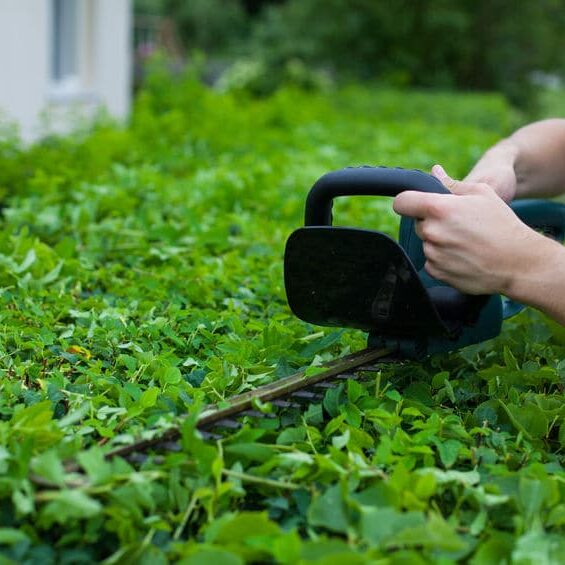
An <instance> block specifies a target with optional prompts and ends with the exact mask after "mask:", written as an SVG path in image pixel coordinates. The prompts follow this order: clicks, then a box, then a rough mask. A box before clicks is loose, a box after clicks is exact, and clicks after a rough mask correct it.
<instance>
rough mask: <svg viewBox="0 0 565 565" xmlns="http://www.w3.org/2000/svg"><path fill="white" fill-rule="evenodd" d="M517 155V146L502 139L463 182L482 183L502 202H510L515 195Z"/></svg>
mask: <svg viewBox="0 0 565 565" xmlns="http://www.w3.org/2000/svg"><path fill="white" fill-rule="evenodd" d="M518 154H519V148H518V146H517V145H516V144H515V143H513V142H512V141H511V140H510V139H504V140H502V141H500V142H499V143H497V144H496V145H494V146H493V147H491V148H490V149H489V150H488V151H486V152H485V154H484V155H483V156H482V157H481V159H480V160H479V161H478V162H477V164H476V165H475V166H474V167H473V169H472V170H471V171H470V173H469V174H468V175H467V176H466V177H465V180H466V181H468V182H475V183H484V184H486V185H488V186H490V187H491V188H492V189H493V190H494V191H495V192H496V193H497V194H498V196H500V197H501V198H502V199H503V200H504V201H506V202H510V201H511V200H513V199H514V198H515V196H516V193H517V187H518V181H517V176H516V172H515V166H516V162H517V160H518Z"/></svg>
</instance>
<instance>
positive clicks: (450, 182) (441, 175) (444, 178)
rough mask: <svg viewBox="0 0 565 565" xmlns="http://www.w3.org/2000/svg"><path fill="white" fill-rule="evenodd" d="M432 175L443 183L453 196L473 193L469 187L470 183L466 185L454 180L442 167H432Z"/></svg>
mask: <svg viewBox="0 0 565 565" xmlns="http://www.w3.org/2000/svg"><path fill="white" fill-rule="evenodd" d="M432 175H433V176H434V177H435V178H436V179H438V180H439V181H441V183H442V184H443V186H445V188H447V189H448V190H449V191H450V192H453V194H468V193H470V192H472V190H471V189H470V187H469V183H464V182H461V181H458V180H455V179H452V178H451V177H450V176H449V175H448V174H447V173H446V172H445V169H444V168H443V167H442V166H441V165H434V166H433V167H432Z"/></svg>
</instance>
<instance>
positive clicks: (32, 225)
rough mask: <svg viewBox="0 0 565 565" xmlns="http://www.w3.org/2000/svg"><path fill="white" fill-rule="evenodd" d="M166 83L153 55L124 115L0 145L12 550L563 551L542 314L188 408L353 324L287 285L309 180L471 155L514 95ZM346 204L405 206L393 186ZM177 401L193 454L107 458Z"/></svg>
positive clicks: (562, 350)
mask: <svg viewBox="0 0 565 565" xmlns="http://www.w3.org/2000/svg"><path fill="white" fill-rule="evenodd" d="M176 81H177V82H175V83H172V82H171V81H170V80H168V79H166V78H165V76H163V75H160V76H159V75H153V76H152V77H151V78H150V80H149V81H148V86H147V89H146V90H145V91H143V92H142V93H141V94H140V95H139V97H138V98H137V100H136V103H135V110H134V114H133V117H132V121H131V124H130V126H129V127H127V128H123V129H120V128H116V127H114V126H112V125H111V124H104V125H100V126H99V127H98V128H97V129H95V130H94V131H93V132H92V134H91V135H85V134H84V133H83V134H82V135H80V136H75V137H69V138H64V139H55V138H53V139H50V140H46V141H45V142H43V143H41V144H38V145H36V146H34V147H32V148H30V149H28V150H25V149H23V148H22V147H19V146H18V145H17V143H16V142H15V141H14V140H7V141H6V143H5V144H3V145H0V173H2V174H3V175H4V176H3V177H2V178H3V180H2V182H3V183H4V187H5V189H6V193H7V195H8V196H7V198H6V199H5V200H4V209H3V214H2V223H3V229H2V231H1V232H0V303H1V305H2V307H1V309H0V314H1V317H2V324H1V325H0V387H1V389H2V397H1V403H0V440H1V445H0V509H1V512H2V528H0V553H1V554H2V557H3V558H5V560H7V559H9V560H11V561H12V562H18V563H19V562H23V563H26V562H27V563H33V562H38V563H89V562H98V561H101V560H104V559H107V560H108V561H107V562H108V563H166V562H167V561H173V562H174V561H178V560H181V559H185V562H186V563H189V564H190V563H207V562H218V563H220V562H223V563H243V562H258V563H260V562H263V563H264V562H280V563H298V562H303V563H312V562H316V561H318V562H323V561H326V562H327V561H328V560H330V559H333V560H334V561H335V560H336V559H340V560H341V561H343V562H348V563H349V562H351V563H374V562H375V561H377V560H381V561H382V560H401V559H402V560H404V561H405V562H410V563H419V562H433V561H442V562H446V563H447V562H452V561H454V560H460V561H465V560H469V559H471V558H472V557H474V558H475V561H476V562H477V563H483V562H490V561H497V562H498V561H503V560H505V561H506V562H510V561H511V559H512V560H514V562H517V563H521V562H528V560H529V559H530V556H531V555H532V554H533V553H535V555H537V556H541V557H539V561H540V562H547V563H551V562H557V561H558V559H559V557H558V556H559V555H562V554H563V551H565V549H564V548H563V537H562V536H563V533H564V527H563V519H562V517H563V505H564V504H565V493H564V491H563V470H562V467H561V464H560V457H561V451H562V449H563V445H565V422H564V410H563V375H564V374H565V368H564V363H563V361H562V360H563V356H564V355H565V346H564V343H565V338H564V335H563V328H560V327H558V326H556V325H555V324H552V323H551V322H548V321H546V320H544V319H542V318H540V317H536V316H533V315H530V316H528V315H527V314H526V315H524V316H522V317H521V318H519V319H517V320H514V321H513V322H511V323H508V324H506V326H505V331H504V333H503V334H502V335H501V336H500V338H499V339H498V340H496V341H494V342H489V343H483V344H479V345H478V346H476V347H472V348H468V349H466V350H463V351H461V352H458V353H454V354H452V355H445V356H440V357H438V358H434V359H428V360H426V361H425V362H423V363H405V364H403V365H401V366H399V365H392V366H383V367H382V370H381V371H380V372H379V373H378V374H377V376H376V378H373V379H371V380H368V381H367V382H364V383H362V384H359V383H356V382H350V383H346V384H343V385H341V386H340V387H339V388H338V389H332V390H330V391H329V392H328V393H327V397H326V400H325V401H324V403H323V404H324V407H322V404H320V403H318V404H315V405H312V406H311V407H310V408H309V409H308V410H305V411H304V412H300V411H288V412H286V413H285V414H284V415H283V417H282V418H274V419H271V420H268V421H267V422H266V423H264V424H263V425H261V426H259V425H256V424H254V423H252V424H248V425H246V426H245V427H244V428H243V429H242V430H240V431H239V432H236V433H228V434H227V436H226V438H225V439H224V440H223V441H222V442H218V443H216V442H213V441H210V442H204V441H202V439H201V438H200V437H199V436H198V435H197V434H196V433H195V432H194V429H193V423H194V419H195V418H196V415H197V414H198V412H199V410H200V409H201V408H202V407H203V406H204V405H205V404H207V403H210V402H222V400H223V399H225V398H227V397H229V396H230V395H232V394H235V393H237V392H242V391H246V390H250V389H252V388H254V387H256V386H257V385H259V384H262V383H267V382H272V381H275V380H276V379H278V378H280V377H282V376H285V375H287V374H289V373H291V372H293V371H295V370H296V369H298V368H300V367H308V366H310V365H313V366H314V367H315V366H316V365H317V364H318V363H321V362H323V361H326V360H329V359H331V358H333V357H336V356H338V355H341V354H345V353H347V352H350V351H352V350H356V349H360V348H362V347H364V343H365V336H364V335H363V334H361V333H360V332H354V331H347V332H345V331H342V330H339V329H335V330H333V329H327V328H326V329H322V328H313V327H312V326H311V325H309V324H305V323H302V322H301V321H299V320H297V319H296V318H295V317H294V316H293V315H292V314H291V312H290V311H289V309H288V306H287V304H286V301H285V297H284V289H283V281H282V256H283V249H284V242H285V239H286V237H287V236H288V234H289V233H290V232H291V231H292V230H293V229H294V228H296V227H297V226H299V225H301V223H302V220H303V207H304V199H305V196H306V193H307V190H308V188H309V187H310V186H311V185H312V183H313V182H314V181H315V180H316V179H317V178H318V177H319V176H320V175H321V174H323V173H324V172H326V171H327V170H329V169H335V168H339V167H342V166H346V165H352V164H362V163H368V164H384V165H391V166H393V165H402V166H409V167H420V168H423V169H428V168H429V167H430V166H431V165H432V164H433V163H434V162H435V161H438V160H439V161H441V162H443V164H445V166H446V167H447V170H448V171H450V172H452V173H453V174H454V175H456V176H460V175H462V174H464V172H465V171H466V170H468V168H469V167H470V165H471V164H472V162H473V161H474V160H475V159H476V158H477V157H478V155H479V153H480V152H481V151H482V150H484V149H485V148H486V147H488V146H489V145H490V144H491V143H493V142H494V141H495V140H496V139H498V138H499V137H500V135H502V134H503V133H505V132H507V131H508V128H509V127H510V125H511V123H512V120H513V119H514V115H513V113H512V112H511V111H510V110H509V108H508V105H507V104H506V103H505V101H504V100H503V98H502V97H501V96H494V95H489V96H485V95H465V96H463V95H454V94H446V93H436V94H429V93H428V94H426V93H422V92H413V93H406V92H399V91H396V90H375V89H367V88H361V87H359V86H357V87H348V88H345V89H339V90H337V91H335V92H330V93H325V94H322V93H320V92H317V91H314V92H309V93H305V92H303V91H302V90H299V89H296V88H285V89H282V90H280V91H277V92H276V93H275V94H273V95H272V96H269V97H265V98H261V99H252V98H250V97H248V96H246V95H245V94H244V93H241V92H229V93H218V92H216V91H212V90H210V89H208V88H205V87H203V86H202V85H201V84H200V83H198V82H196V81H195V80H194V79H193V77H190V76H189V77H177V78H176ZM336 218H338V219H339V222H340V223H344V224H348V225H359V226H367V227H371V226H374V227H377V228H379V229H381V230H384V231H386V232H387V233H389V234H391V235H393V234H394V233H395V231H396V229H397V224H398V218H397V217H396V216H395V215H394V214H393V213H392V212H391V202H390V199H366V198H365V199H364V198H359V199H355V198H352V199H347V201H346V202H337V203H336ZM187 414H188V415H189V418H187V419H182V418H183V416H184V415H187ZM324 414H326V416H324ZM181 422H184V424H183V428H182V439H181V443H180V449H181V451H180V452H178V453H171V454H169V455H167V456H165V457H164V458H163V459H162V460H157V459H154V458H152V457H150V458H149V459H148V460H146V461H144V462H141V463H136V464H135V465H133V464H131V463H128V462H126V461H125V460H123V459H121V458H115V459H114V460H112V461H107V460H105V458H104V455H105V453H106V452H107V450H109V449H112V448H117V447H119V446H122V445H124V444H127V443H128V442H131V441H132V439H133V438H136V437H146V438H148V437H152V435H153V434H155V433H156V432H159V431H163V430H165V429H167V428H168V427H169V426H171V425H173V424H179V423H181ZM69 460H73V461H75V462H76V463H77V464H78V466H79V470H80V472H75V471H74V470H72V469H70V468H69V467H68V466H66V463H67V462H68V461H69Z"/></svg>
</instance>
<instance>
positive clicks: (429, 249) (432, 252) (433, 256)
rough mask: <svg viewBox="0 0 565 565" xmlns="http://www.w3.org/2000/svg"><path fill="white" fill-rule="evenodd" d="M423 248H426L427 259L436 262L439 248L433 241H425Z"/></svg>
mask: <svg viewBox="0 0 565 565" xmlns="http://www.w3.org/2000/svg"><path fill="white" fill-rule="evenodd" d="M422 248H423V250H424V255H425V256H426V259H427V260H428V261H432V262H435V261H436V260H437V250H436V247H435V246H434V245H433V244H432V243H430V242H428V241H424V243H423V244H422Z"/></svg>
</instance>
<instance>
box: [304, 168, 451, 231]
mask: <svg viewBox="0 0 565 565" xmlns="http://www.w3.org/2000/svg"><path fill="white" fill-rule="evenodd" d="M405 190H417V191H420V192H438V193H441V194H449V191H448V190H447V189H446V188H445V187H444V186H443V184H441V182H440V181H439V180H438V179H436V178H435V177H432V176H431V175H428V174H426V173H423V172H422V171H419V170H416V169H400V168H389V167H368V166H365V167H347V168H345V169H341V170H339V171H333V172H331V173H327V174H325V175H324V176H323V177H321V178H320V179H319V180H318V181H317V182H316V184H314V186H313V187H312V189H311V190H310V192H309V194H308V198H307V200H306V212H305V218H304V225H305V226H331V225H332V202H333V199H334V198H337V197H339V196H390V197H394V196H396V195H398V194H400V193H401V192H403V191H405Z"/></svg>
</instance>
